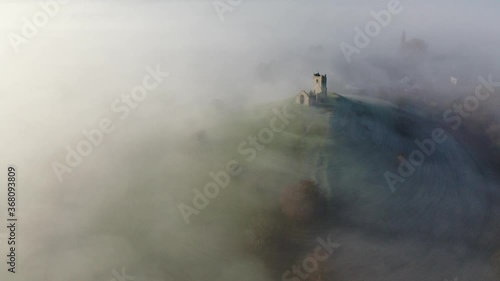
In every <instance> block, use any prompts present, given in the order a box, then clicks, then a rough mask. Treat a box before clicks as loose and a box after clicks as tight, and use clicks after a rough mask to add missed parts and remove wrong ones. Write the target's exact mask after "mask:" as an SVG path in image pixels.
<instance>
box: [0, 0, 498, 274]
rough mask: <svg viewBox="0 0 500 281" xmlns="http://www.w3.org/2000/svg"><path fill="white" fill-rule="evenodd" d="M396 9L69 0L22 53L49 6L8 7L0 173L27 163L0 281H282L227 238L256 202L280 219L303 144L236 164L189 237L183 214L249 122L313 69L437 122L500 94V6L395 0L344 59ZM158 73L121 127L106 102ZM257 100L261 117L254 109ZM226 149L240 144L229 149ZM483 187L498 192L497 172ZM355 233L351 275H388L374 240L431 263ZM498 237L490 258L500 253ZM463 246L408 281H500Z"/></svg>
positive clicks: (491, 105) (343, 87)
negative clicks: (10, 257)
mask: <svg viewBox="0 0 500 281" xmlns="http://www.w3.org/2000/svg"><path fill="white" fill-rule="evenodd" d="M224 2H225V1H224ZM387 2H388V1H378V0H377V1H365V0H363V1H319V0H318V1H316V0H314V1H292V2H290V1H251V0H243V1H242V4H241V5H238V6H237V7H234V10H232V11H230V12H227V13H225V14H224V20H223V21H221V19H220V17H219V16H218V14H217V12H216V10H215V9H214V6H213V5H212V2H211V1H101V2H99V1H79V0H72V1H70V2H69V3H68V4H66V5H64V6H62V7H61V11H60V12H59V13H58V14H57V15H56V16H55V17H54V18H51V19H50V22H49V23H48V25H47V26H46V27H44V28H41V29H40V30H39V32H38V34H37V35H36V36H35V37H34V38H33V39H30V40H29V42H28V43H27V44H24V45H22V46H21V50H20V52H19V53H16V52H15V51H14V49H13V47H12V46H11V43H10V42H9V37H8V36H7V35H8V34H9V33H10V32H15V33H18V34H21V30H22V27H23V21H22V18H23V17H27V18H30V17H31V16H32V15H33V13H35V12H36V11H38V10H39V9H40V8H39V6H38V4H37V3H36V2H34V1H22V2H18V1H6V2H2V3H0V32H1V34H3V36H2V37H0V38H2V40H0V58H1V61H2V63H1V64H0V77H1V78H2V79H0V97H1V100H0V128H2V137H1V138H0V145H1V148H2V149H1V151H2V153H1V156H2V157H0V163H1V164H2V165H1V166H2V167H7V165H9V164H15V165H16V166H17V167H18V168H19V195H18V196H19V204H20V206H19V210H20V211H19V213H20V214H19V216H20V222H19V223H20V227H19V241H20V242H19V243H20V246H19V250H18V252H19V268H18V270H19V274H16V275H15V276H12V275H10V274H8V273H7V272H6V270H4V268H5V263H4V262H3V261H4V259H5V257H4V255H3V253H5V251H4V249H5V248H6V245H5V243H4V241H2V242H0V243H1V246H0V253H2V257H3V258H2V259H1V260H2V264H3V265H2V268H1V271H0V272H1V273H0V276H1V279H2V280H4V278H6V279H5V280H51V281H59V280H61V281H63V280H64V281H68V280H112V279H113V278H115V277H114V276H113V274H112V271H113V270H116V271H118V272H119V271H121V270H122V268H126V270H127V273H129V274H130V275H133V276H135V280H152V281H154V280H175V281H181V280H207V281H208V280H235V279H238V280H248V281H250V280H275V279H276V272H275V271H276V269H273V268H270V267H269V264H268V263H267V261H265V260H263V259H259V258H258V257H256V256H254V255H250V254H248V253H247V252H245V251H244V250H243V249H242V246H241V245H240V244H239V241H238V238H237V237H239V236H238V235H240V234H241V233H238V231H239V230H240V228H239V227H240V226H241V225H237V226H234V225H235V224H237V223H238V222H240V221H245V219H246V218H247V216H248V214H249V213H250V211H249V210H248V209H245V208H239V207H240V206H238V204H237V202H236V201H234V200H233V198H239V200H243V201H245V202H247V207H248V206H251V207H255V208H263V209H272V208H276V203H275V201H273V200H274V199H275V198H276V197H277V196H278V194H279V192H280V190H279V188H280V187H281V185H280V186H273V184H275V183H280V184H281V183H286V184H291V183H292V179H293V180H295V179H296V178H295V177H299V175H296V174H295V171H296V169H298V167H300V165H301V162H300V159H297V158H294V157H292V156H289V155H288V154H286V153H283V151H285V152H287V151H288V150H287V149H290V151H291V150H293V149H302V148H296V147H294V146H293V145H291V144H290V146H289V147H287V146H284V147H285V148H283V149H281V148H279V147H278V148H276V147H275V146H273V148H272V149H269V150H267V151H266V153H265V154H264V153H263V154H262V156H259V157H260V158H258V160H256V161H255V162H253V163H252V164H251V165H250V164H249V165H248V168H247V167H243V169H244V170H245V168H247V169H246V170H245V172H244V173H242V175H241V177H240V178H238V180H237V181H236V182H237V186H239V189H234V190H231V191H228V192H227V193H225V194H224V195H223V196H221V198H217V199H216V200H214V201H213V202H211V205H212V206H211V207H209V208H207V211H206V212H205V213H203V214H202V215H201V216H199V217H194V218H197V219H198V220H197V221H196V219H195V223H193V224H190V225H186V224H185V222H184V220H183V217H182V216H181V214H180V212H179V209H178V204H180V203H183V202H189V201H190V200H191V198H192V189H193V188H195V187H200V186H203V185H204V184H205V183H206V182H207V181H208V180H209V177H208V173H209V172H210V171H218V170H221V169H224V164H225V162H226V161H227V160H229V159H230V158H231V157H241V156H234V155H237V152H236V151H237V145H238V143H240V142H241V141H244V140H245V139H246V138H247V137H248V136H249V135H250V134H255V133H256V132H257V131H258V129H260V127H252V126H258V125H255V124H262V123H258V122H268V120H267V119H266V118H267V117H266V114H269V112H271V109H272V108H273V107H272V106H269V104H273V105H274V104H275V103H276V102H280V101H283V100H284V99H288V98H291V97H293V96H294V95H295V94H297V93H298V92H299V91H300V90H302V89H304V90H309V89H310V87H311V75H312V73H314V72H320V73H324V74H327V75H328V79H329V80H328V90H329V91H334V92H336V93H339V94H361V95H367V96H371V97H376V98H383V99H385V100H389V101H391V102H394V103H402V102H401V98H402V97H405V98H408V99H409V100H412V98H415V100H416V101H418V102H421V101H422V100H425V101H426V102H427V101H431V102H435V103H436V105H435V107H434V108H433V114H429V116H425V117H429V118H431V117H432V118H435V119H432V120H433V121H435V120H440V119H439V118H440V115H441V113H442V112H444V111H445V110H447V109H449V108H450V106H451V105H452V103H453V102H455V101H456V100H457V99H459V98H463V97H464V96H466V95H470V94H472V93H474V89H475V88H476V86H477V84H478V83H479V82H478V77H479V76H483V77H488V75H490V74H491V75H492V76H493V78H494V81H500V67H499V66H498V62H499V61H500V54H499V53H498V46H499V44H500V38H499V37H498V36H497V34H498V26H500V20H499V19H498V10H499V8H500V3H499V2H498V1H478V2H471V1H465V0H463V1H441V2H439V3H438V2H435V1H416V0H415V1H411V2H410V1H404V0H401V4H402V6H403V7H404V8H403V11H402V12H401V13H400V14H398V15H394V16H393V18H392V21H391V23H390V24H389V25H388V26H387V27H384V28H383V29H382V31H381V33H380V35H379V36H377V37H375V38H373V39H372V41H371V43H370V44H369V46H368V47H366V48H364V49H363V50H361V53H360V54H354V55H352V61H351V63H348V62H347V60H346V58H345V56H344V54H343V53H342V51H341V49H340V47H339V45H340V44H341V43H342V42H346V43H348V44H353V40H354V36H355V32H354V31H353V29H354V28H355V27H356V26H358V27H361V28H364V26H365V25H366V23H367V22H369V21H370V20H372V16H371V15H370V12H371V11H376V12H377V11H380V10H381V9H385V8H386V7H387ZM403 31H406V34H407V37H408V38H409V39H412V38H419V39H422V40H424V41H425V43H426V44H427V46H428V49H427V52H426V53H425V54H424V55H422V56H416V57H415V56H412V55H409V56H407V55H403V54H401V52H400V40H401V36H402V33H403ZM156 66H160V68H161V69H162V70H163V71H165V72H169V73H170V76H169V77H168V78H166V79H165V81H163V82H162V83H160V84H159V86H158V88H156V89H154V90H153V91H151V92H150V93H149V94H148V96H147V98H145V99H144V100H143V101H141V102H139V103H137V107H136V108H133V109H131V110H130V115H129V116H128V117H127V118H125V119H123V120H122V119H120V118H119V115H118V114H117V113H116V112H114V111H113V110H112V108H111V104H112V103H113V101H114V100H116V99H119V98H121V97H122V95H124V94H129V93H130V91H131V89H132V88H134V87H136V86H137V85H140V84H141V83H143V78H144V76H145V75H147V70H146V68H147V67H152V68H155V67H156ZM451 77H453V78H457V79H458V82H457V83H456V85H452V84H451V83H450V78H451ZM405 78H408V79H406V80H405ZM402 80H403V81H404V82H402ZM414 87H418V88H419V90H418V96H417V97H415V95H413V94H412V93H413V92H412V89H414ZM405 91H406V92H405ZM405 93H406V94H405ZM497 94H498V93H497ZM424 98H425V99H424ZM214 100H218V101H222V103H218V102H217V101H216V102H214ZM218 104H219V105H220V104H222V105H221V107H223V110H222V109H221V108H219V107H217V105H218ZM497 104H500V102H498V98H497V97H494V98H493V97H492V100H491V102H488V105H485V107H484V111H481V112H480V114H478V115H476V116H477V120H476V117H474V118H471V119H470V120H469V121H467V122H470V123H467V124H466V126H465V128H464V130H471V131H473V128H481V130H478V131H479V132H476V131H474V133H475V134H479V135H481V136H483V135H484V134H485V129H486V127H488V126H490V125H491V124H494V123H495V122H496V121H498V117H499V116H498V110H497V109H498V107H497V106H496V105H497ZM260 105H266V107H265V108H266V110H267V111H266V112H264V113H259V112H254V111H253V109H254V108H259V106H260ZM412 110H415V111H417V112H419V113H421V112H420V111H419V109H418V108H416V109H414V108H412ZM221 112H222V113H221ZM240 112H244V114H243V113H242V115H241V117H240V119H238V118H235V117H234V116H237V115H238V113H240ZM249 112H251V113H252V114H254V115H253V116H250V114H249ZM422 115H425V114H422ZM263 116H264V117H263ZM436 116H437V117H436ZM103 118H109V119H110V120H112V121H113V124H114V125H115V126H116V128H115V129H114V131H113V132H112V133H111V134H107V135H105V136H104V140H103V143H102V144H100V145H99V146H98V147H94V149H93V152H92V153H91V154H90V155H89V156H88V157H85V158H84V159H83V161H82V164H81V165H79V166H78V167H76V168H74V169H72V172H70V173H66V174H64V180H63V182H59V181H58V179H57V176H56V175H55V173H54V170H53V166H52V163H53V162H55V161H57V162H61V163H63V162H64V161H65V157H66V154H67V151H66V149H65V147H66V146H68V145H69V146H71V147H75V146H76V145H77V143H78V142H79V141H81V140H82V139H84V136H83V135H82V130H84V129H86V130H91V129H95V128H98V127H99V122H100V120H102V119H103ZM262 120H264V121H262ZM429 120H430V119H429ZM485 120H486V121H485ZM436 122H438V121H436ZM266 124H267V123H266ZM477 124H480V125H477ZM358 125H359V124H358ZM245 126H246V127H245ZM359 126H361V125H359ZM483 127H484V128H483ZM483 129H484V130H483ZM200 132H206V135H207V136H206V140H207V142H206V143H202V142H199V136H200V135H203V133H200ZM464 134H465V133H464ZM457 139H458V137H457ZM464 139H465V137H464ZM286 141H287V136H286V135H285V136H281V135H280V137H277V143H279V144H281V143H286ZM226 142H228V143H230V144H231V145H230V146H227V147H226V145H224V146H223V148H221V146H220V145H219V144H221V143H226ZM469 144H470V143H469ZM457 146H459V145H458V144H457ZM484 150H486V149H484ZM486 151H487V150H486ZM394 153H396V152H394ZM477 153H478V154H480V153H484V154H488V153H487V152H484V151H482V152H477ZM481 159H482V158H481ZM242 161H243V160H242ZM360 161H362V159H360ZM464 161H465V160H464ZM491 161H494V160H491ZM269 163H272V164H269ZM495 163H496V162H495ZM484 166H485V167H488V169H489V168H490V167H489V166H488V165H487V164H485V165H484ZM367 169H369V168H367ZM492 170H493V169H492ZM496 172H498V170H496ZM2 173H3V171H2ZM487 173H493V174H494V173H495V172H492V171H489V170H488V171H487ZM471 182H472V181H471ZM478 182H479V183H480V184H484V185H485V186H486V185H487V186H488V188H491V189H495V188H497V187H498V182H495V180H494V176H492V177H491V178H488V179H485V180H484V181H482V180H478ZM254 186H259V188H262V190H265V191H262V192H261V191H260V189H259V190H257V191H255V190H254V189H253V187H254ZM228 190H229V189H228ZM245 192H248V193H245ZM253 192H255V193H258V194H260V193H262V194H265V195H263V196H264V197H266V199H264V200H262V198H261V197H256V198H254V197H252V196H254V195H255V193H253ZM4 194H5V192H3V191H2V194H1V195H0V198H2V199H1V200H2V202H4V201H5V200H4V198H5V197H4ZM479 197H481V196H479ZM242 198H243V199H242ZM377 198H378V197H377ZM481 198H483V197H481ZM378 199H380V198H378ZM495 199H498V198H495ZM381 200H382V199H381ZM351 203H352V202H351ZM365 203H366V202H365ZM353 204H355V203H353ZM1 206H4V205H1ZM2 208H3V207H2ZM248 208H249V209H250V207H248ZM471 209H473V207H471ZM358 211H359V210H358ZM474 211H477V210H474ZM482 211H483V210H482V209H481V212H480V213H481V215H483V213H482ZM478 212H479V211H478ZM4 213H5V212H4V211H2V212H0V214H1V215H0V218H2V222H3V221H4V217H2V216H4ZM353 216H355V215H353ZM346 217H349V216H346ZM356 219H359V217H356ZM356 219H353V220H354V221H356ZM361 223H362V222H361ZM241 224H243V223H241ZM350 227H351V225H343V226H342V230H341V231H340V234H338V235H337V236H336V239H338V241H339V242H338V243H340V244H344V245H358V246H357V248H351V251H350V252H349V250H348V249H344V250H343V252H342V253H345V257H346V258H345V259H341V260H340V261H339V266H342V267H343V268H349V267H350V266H353V265H352V264H356V262H359V263H358V264H357V266H360V267H361V268H371V267H374V268H376V267H377V266H380V265H379V264H378V261H377V260H376V257H377V258H380V257H381V256H380V255H377V254H373V255H370V254H367V255H365V257H363V259H362V260H359V259H358V257H359V256H363V255H364V253H375V252H377V251H378V249H380V247H382V245H384V247H385V246H387V249H388V250H387V256H385V257H386V258H387V263H388V264H390V265H391V266H398V265H397V264H398V261H397V259H398V257H400V256H399V254H400V252H403V251H407V252H408V253H410V254H409V255H411V254H414V255H413V256H412V257H419V258H421V260H422V261H425V260H426V259H427V258H426V253H423V252H421V247H423V245H425V242H423V240H418V241H417V242H415V241H413V240H411V239H408V240H405V239H401V240H398V241H397V242H395V243H394V244H393V245H385V243H386V242H380V240H378V237H375V236H376V235H373V237H371V236H366V233H364V232H363V231H361V230H359V229H356V228H353V229H354V230H353V229H350ZM492 229H496V228H495V227H492ZM489 230H491V229H489ZM491 231H493V230H491ZM327 232H329V229H324V230H321V231H319V233H322V234H324V233H327ZM0 234H1V232H0ZM496 234H498V233H496ZM490 235H491V236H492V237H491V236H488V237H489V239H490V240H488V243H487V245H486V247H488V246H490V245H496V246H498V242H491V241H493V240H495V239H494V238H493V237H494V235H495V234H494V233H493V234H491V233H490ZM452 236H453V235H451V236H450V237H452ZM4 237H5V236H4ZM0 238H2V237H1V236H0ZM312 240H314V238H312ZM490 242H491V243H490ZM464 245H465V242H464V243H463V244H462V241H459V242H457V243H456V244H454V245H453V247H454V248H453V251H451V252H453V253H457V252H458V254H457V255H456V256H453V254H450V251H449V249H447V248H446V247H445V246H443V247H442V248H439V247H437V248H433V249H431V250H429V251H431V254H429V255H430V256H431V257H430V258H429V260H435V261H443V260H446V261H448V262H449V263H443V266H442V267H443V268H442V269H441V268H431V267H432V266H434V267H439V266H438V265H435V264H434V265H433V264H427V263H425V262H421V263H419V264H418V266H415V267H414V270H415V272H414V274H415V276H414V278H420V279H415V280H423V279H422V278H421V277H423V276H426V270H427V269H428V271H429V272H432V274H431V273H429V275H430V276H432V278H437V277H438V276H439V277H443V279H441V280H439V279H431V280H435V281H442V280H444V278H448V279H449V280H452V278H453V277H454V276H448V275H446V276H442V275H440V274H439V271H440V270H443V271H446V273H447V274H448V273H450V272H451V273H450V274H453V273H454V272H455V270H458V269H461V267H464V268H466V269H463V270H462V271H461V272H458V271H457V272H456V275H455V276H458V275H462V276H475V275H479V276H481V277H484V278H492V279H487V280H495V279H494V278H495V277H494V276H495V275H494V268H493V267H492V266H491V265H490V264H489V263H488V262H486V261H485V259H486V258H485V257H484V256H481V255H480V254H477V253H476V252H474V251H472V250H471V252H474V254H477V256H472V254H471V255H469V253H471V252H468V248H467V247H468V246H464ZM497 250H498V249H497ZM492 252H494V250H493V251H492ZM377 253H379V252H377ZM370 257H371V258H370ZM453 258H456V260H452V259H453ZM350 262H352V263H350ZM402 263H403V265H404V264H411V263H412V261H411V260H410V259H408V260H404V262H402ZM360 264H361V265H360ZM400 265H401V264H400ZM403 265H401V266H403ZM284 267H285V268H286V266H284ZM469 268H470V271H467V269H469ZM280 269H281V268H280ZM412 269H413V268H412ZM346 271H347V269H346ZM390 272H391V269H384V270H380V271H376V269H373V271H370V270H366V271H363V274H366V276H348V275H342V274H340V275H339V276H338V278H339V279H338V280H348V279H349V278H354V277H356V278H360V279H359V280H361V279H362V278H364V279H363V280H389V279H384V278H383V277H384V276H386V275H389V274H390ZM476 272H482V273H484V272H486V273H484V274H482V275H481V274H479V273H476ZM405 273H407V274H410V273H408V272H405ZM372 274H373V275H372ZM377 274H378V275H377ZM370 275H372V277H373V279H370ZM343 278H344V279H343ZM377 278H378V279H377ZM391 278H395V279H397V278H398V276H391ZM401 279H404V280H413V279H409V278H408V277H407V276H401ZM351 280H354V279H351ZM355 280H358V279H355ZM390 280H393V279H390ZM460 281H462V279H460Z"/></svg>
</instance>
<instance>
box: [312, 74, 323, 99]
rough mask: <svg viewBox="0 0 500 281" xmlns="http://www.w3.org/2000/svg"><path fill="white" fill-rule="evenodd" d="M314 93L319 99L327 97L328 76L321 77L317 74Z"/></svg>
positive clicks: (314, 77) (314, 78)
mask: <svg viewBox="0 0 500 281" xmlns="http://www.w3.org/2000/svg"><path fill="white" fill-rule="evenodd" d="M312 92H313V94H315V95H316V97H317V99H321V98H325V97H326V74H325V75H321V74H319V73H315V74H314V75H313V88H312Z"/></svg>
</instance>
